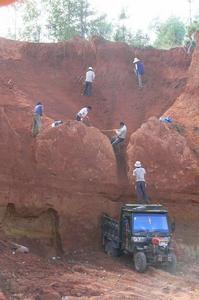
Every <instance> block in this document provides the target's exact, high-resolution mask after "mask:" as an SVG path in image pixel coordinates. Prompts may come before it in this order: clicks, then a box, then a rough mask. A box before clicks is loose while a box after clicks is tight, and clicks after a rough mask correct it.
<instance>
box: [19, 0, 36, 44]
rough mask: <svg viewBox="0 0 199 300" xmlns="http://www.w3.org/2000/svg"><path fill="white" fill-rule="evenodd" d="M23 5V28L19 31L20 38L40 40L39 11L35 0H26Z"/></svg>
mask: <svg viewBox="0 0 199 300" xmlns="http://www.w3.org/2000/svg"><path fill="white" fill-rule="evenodd" d="M24 5H25V6H24V7H23V13H22V21H23V30H22V31H21V32H20V38H21V39H23V40H26V41H33V42H40V37H41V24H40V16H41V11H40V9H39V8H38V6H37V2H36V1H35V0H28V1H27V2H25V3H24Z"/></svg>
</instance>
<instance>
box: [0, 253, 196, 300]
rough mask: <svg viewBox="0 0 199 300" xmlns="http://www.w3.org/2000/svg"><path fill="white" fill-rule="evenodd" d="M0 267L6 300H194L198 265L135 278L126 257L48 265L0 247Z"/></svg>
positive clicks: (77, 257) (73, 258) (90, 256)
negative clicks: (173, 273) (173, 271)
mask: <svg viewBox="0 0 199 300" xmlns="http://www.w3.org/2000/svg"><path fill="white" fill-rule="evenodd" d="M0 266H1V269H0V289H1V291H2V293H4V295H5V296H6V297H7V298H6V299H9V300H10V299H11V300H12V299H19V300H58V299H60V300H73V299H82V300H85V299H105V300H106V299H114V300H115V299H118V300H123V299H133V300H148V299H156V300H176V299H179V300H198V299H199V264H193V263H192V264H191V265H190V266H188V265H184V264H182V263H180V264H179V267H178V271H177V273H176V274H175V275H171V274H169V273H167V272H165V271H163V270H158V269H154V268H149V270H148V271H147V272H146V273H145V274H138V273H136V272H135V271H134V270H133V264H132V261H131V258H130V257H121V258H111V257H108V256H106V255H105V254H104V253H103V252H79V253H73V254H70V255H68V256H66V257H65V258H64V260H61V259H53V258H50V259H48V260H47V259H44V258H40V257H38V256H35V255H32V254H20V253H18V254H13V253H12V251H11V250H10V249H8V248H4V247H0ZM0 299H2V300H3V296H2V298H1V294H0Z"/></svg>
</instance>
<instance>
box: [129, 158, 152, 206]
mask: <svg viewBox="0 0 199 300" xmlns="http://www.w3.org/2000/svg"><path fill="white" fill-rule="evenodd" d="M135 167H136V168H135V169H134V170H133V176H135V178H136V184H135V189H136V194H137V202H138V203H142V204H147V203H149V198H148V195H147V192H146V182H145V174H146V171H145V169H144V168H143V167H142V164H141V162H140V161H136V163H135Z"/></svg>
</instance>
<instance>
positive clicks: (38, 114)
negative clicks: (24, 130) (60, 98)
mask: <svg viewBox="0 0 199 300" xmlns="http://www.w3.org/2000/svg"><path fill="white" fill-rule="evenodd" d="M43 111H44V108H43V105H42V103H41V102H38V103H37V104H36V106H35V108H34V112H33V127H32V135H33V137H35V136H37V134H38V133H39V131H40V130H41V127H42V116H43Z"/></svg>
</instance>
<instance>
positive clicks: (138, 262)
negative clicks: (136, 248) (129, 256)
mask: <svg viewBox="0 0 199 300" xmlns="http://www.w3.org/2000/svg"><path fill="white" fill-rule="evenodd" d="M134 265H135V270H136V271H137V272H139V273H144V272H145V271H146V269H147V259H146V255H145V254H144V252H137V253H135V255H134Z"/></svg>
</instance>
